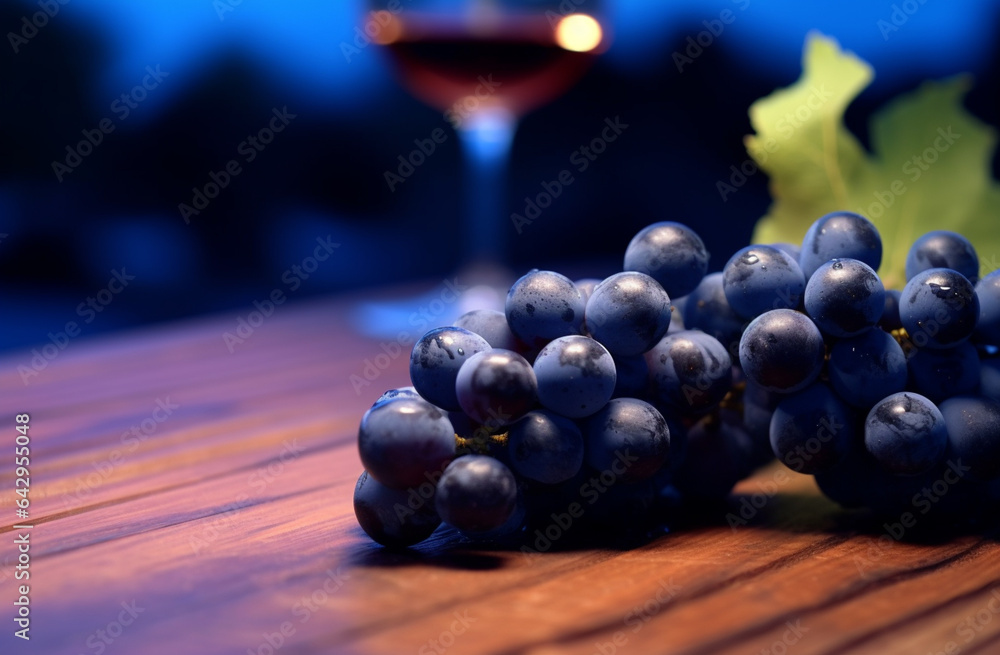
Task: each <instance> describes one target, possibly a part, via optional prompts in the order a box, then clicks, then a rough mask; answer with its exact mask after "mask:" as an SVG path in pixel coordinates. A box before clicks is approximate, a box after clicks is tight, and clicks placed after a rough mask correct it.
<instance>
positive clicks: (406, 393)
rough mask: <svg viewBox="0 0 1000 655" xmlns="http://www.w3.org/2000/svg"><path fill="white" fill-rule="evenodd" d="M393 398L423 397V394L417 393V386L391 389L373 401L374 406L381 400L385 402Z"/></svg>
mask: <svg viewBox="0 0 1000 655" xmlns="http://www.w3.org/2000/svg"><path fill="white" fill-rule="evenodd" d="M393 398H421V395H420V394H419V393H417V389H416V387H399V388H398V389H389V390H387V391H385V392H384V393H383V394H382V395H381V396H379V397H378V399H377V400H376V401H375V402H373V403H372V407H374V406H375V405H378V404H379V403H381V402H385V401H386V400H392V399H393Z"/></svg>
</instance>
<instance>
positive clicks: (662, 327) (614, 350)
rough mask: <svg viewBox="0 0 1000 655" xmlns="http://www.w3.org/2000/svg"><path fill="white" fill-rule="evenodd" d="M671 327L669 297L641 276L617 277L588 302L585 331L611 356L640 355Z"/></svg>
mask: <svg viewBox="0 0 1000 655" xmlns="http://www.w3.org/2000/svg"><path fill="white" fill-rule="evenodd" d="M669 327H670V297H669V296H668V295H667V292H666V291H664V290H663V287H661V286H660V284H659V283H658V282H657V281H656V280H654V279H653V278H651V277H649V276H648V275H646V274H644V273H636V272H629V271H626V272H624V273H616V274H615V275H612V276H611V277H609V278H607V279H605V280H604V281H603V282H601V283H600V284H598V285H597V287H596V288H595V289H594V292H593V294H591V296H590V300H588V301H587V329H588V330H589V331H590V334H591V335H592V336H593V337H594V338H595V339H597V340H598V341H600V342H601V343H602V344H604V347H605V348H607V349H608V351H609V352H610V353H611V354H612V355H625V356H628V355H639V354H641V353H644V352H646V351H647V350H649V349H650V348H652V347H653V346H655V345H656V342H657V341H659V340H660V338H661V337H663V335H664V334H666V333H667V328H669Z"/></svg>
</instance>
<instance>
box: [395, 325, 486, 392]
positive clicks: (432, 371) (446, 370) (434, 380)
mask: <svg viewBox="0 0 1000 655" xmlns="http://www.w3.org/2000/svg"><path fill="white" fill-rule="evenodd" d="M489 349H490V344H489V343H487V341H486V339H484V338H482V337H481V336H479V335H478V334H473V333H472V332H469V331H468V330H466V329H463V328H460V327H440V328H434V329H433V330H431V331H429V332H427V334H425V335H424V336H422V337H421V338H420V340H419V341H417V343H415V344H414V345H413V352H411V353H410V381H411V382H413V386H414V387H415V388H416V390H417V392H418V393H419V394H420V395H421V396H422V397H423V398H424V399H426V400H428V401H430V402H431V403H434V404H435V405H437V406H438V407H441V408H443V409H447V410H448V411H454V410H456V409H458V398H457V397H456V395H455V379H456V378H457V377H458V370H459V369H460V368H461V367H462V364H464V363H465V362H466V361H467V360H468V359H469V358H470V357H472V356H473V355H475V354H476V353H479V352H483V351H485V350H489Z"/></svg>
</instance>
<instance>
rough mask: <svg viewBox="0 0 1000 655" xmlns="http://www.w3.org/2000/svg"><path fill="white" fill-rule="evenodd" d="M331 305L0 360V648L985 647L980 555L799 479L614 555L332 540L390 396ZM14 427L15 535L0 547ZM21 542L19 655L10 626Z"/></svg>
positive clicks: (992, 620) (989, 603) (995, 580)
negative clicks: (25, 487)
mask: <svg viewBox="0 0 1000 655" xmlns="http://www.w3.org/2000/svg"><path fill="white" fill-rule="evenodd" d="M351 302H352V301H351V300H350V299H343V298H342V299H333V300H327V301H322V302H311V303H305V304H299V305H285V306H281V307H279V308H278V309H277V311H275V313H274V315H272V316H270V317H268V318H267V319H266V320H265V321H264V322H263V324H259V326H258V327H256V328H255V329H254V330H253V333H252V334H249V335H248V333H247V332H246V331H245V330H244V331H243V333H242V334H243V335H244V336H247V338H246V339H245V340H244V341H243V342H242V343H235V342H231V345H232V352H230V348H229V347H227V344H226V341H225V340H224V336H223V335H224V333H225V332H230V333H232V334H236V332H235V330H236V325H237V316H235V315H224V316H219V317H212V318H207V319H201V320H195V321H189V322H185V323H179V324H173V325H167V326H163V327H156V328H153V329H147V330H142V331H138V332H133V333H126V334H116V335H112V336H104V337H100V338H95V339H90V340H87V339H83V338H80V339H79V341H78V342H77V341H71V342H70V343H69V344H68V345H67V347H66V348H65V350H63V351H61V352H60V353H59V354H58V356H57V357H56V358H55V359H54V360H52V361H51V363H49V364H48V366H47V367H46V368H45V369H44V370H42V371H41V372H39V374H38V375H37V376H35V377H33V378H31V380H30V381H29V383H28V384H27V385H25V384H24V383H23V382H22V379H21V376H20V375H19V374H18V373H17V367H18V366H21V365H28V366H30V360H31V354H30V353H16V354H14V355H9V356H7V357H5V358H4V359H3V361H2V365H0V398H2V401H0V402H2V411H0V421H2V425H3V434H5V435H7V436H5V437H4V439H5V440H6V444H7V445H4V446H3V452H5V453H8V455H6V456H5V457H4V458H3V462H4V464H3V466H2V468H0V486H2V489H3V493H2V494H0V512H2V515H3V520H2V522H0V523H2V524H3V528H2V529H0V532H3V535H2V536H0V558H4V562H3V563H4V564H5V566H3V568H2V571H0V578H2V582H0V588H2V601H3V602H2V603H0V607H2V608H3V609H0V625H2V626H3V631H2V637H0V643H2V644H3V646H2V648H0V652H3V653H5V654H6V653H19V652H31V653H45V654H49V653H67V654H71V655H76V654H78V653H94V654H97V655H100V654H102V653H108V654H111V655H114V654H116V653H120V654H122V655H145V654H148V655H160V654H162V655H176V654H183V655H197V654H201V653H211V654H213V655H214V654H220V653H232V654H234V655H237V654H239V655H244V654H247V653H254V654H260V655H269V654H271V653H282V654H285V653H287V654H289V655H291V654H306V653H309V654H314V653H315V654H319V653H387V654H394V655H395V654H399V653H417V654H418V655H427V654H429V653H435V654H441V653H444V652H449V653H454V654H460V653H533V654H537V655H542V654H550V653H582V654H587V655H589V654H591V653H600V654H602V655H611V654H613V653H637V654H639V653H691V654H694V653H699V654H709V653H712V654H715V653H748V654H752V653H776V654H781V653H785V652H788V653H796V654H803V655H804V654H807V653H817V654H818V653H841V652H856V653H918V654H920V655H923V654H925V653H939V652H944V653H955V652H962V653H967V654H970V655H971V654H972V653H998V652H1000V547H998V546H997V544H996V542H995V540H994V539H993V538H991V537H988V536H987V537H984V536H982V535H971V536H960V537H954V538H951V539H948V540H945V541H944V542H943V543H938V544H933V545H921V544H914V543H906V542H904V541H896V540H894V539H892V538H890V537H888V536H885V535H881V534H880V533H879V531H877V530H874V531H872V530H869V531H858V530H857V529H855V528H854V527H852V525H853V524H852V522H851V521H850V520H849V519H847V518H845V516H846V515H845V513H844V512H842V511H840V510H838V509H837V507H836V506H835V505H833V504H832V503H830V502H829V501H826V500H825V499H823V498H822V497H821V496H820V495H819V494H818V492H817V490H816V488H815V486H814V485H813V484H812V482H811V478H807V477H803V476H794V475H790V476H789V478H788V480H787V481H785V482H784V483H782V484H779V485H777V486H778V488H777V491H778V493H777V494H776V495H773V497H766V498H765V499H763V500H766V502H762V499H761V497H758V498H757V501H758V503H759V504H760V503H762V504H763V508H762V509H760V510H759V511H757V512H756V514H755V515H754V516H753V517H752V519H751V520H750V521H749V523H748V525H746V526H738V527H735V528H731V527H730V526H729V525H727V524H726V522H725V520H724V518H723V516H722V515H721V514H720V515H719V516H717V517H707V518H708V520H707V525H705V526H702V527H695V528H691V529H688V530H683V531H676V532H673V533H670V534H667V535H665V536H663V537H661V538H659V539H656V540H655V541H653V542H651V543H648V544H646V545H643V546H640V547H636V548H633V549H630V550H615V549H584V550H571V551H568V552H553V553H547V554H545V555H542V556H537V557H526V556H525V555H523V554H522V553H519V552H516V551H514V552H511V551H477V550H474V549H470V548H467V547H459V548H456V547H455V546H454V542H453V541H449V540H447V539H442V538H437V537H435V538H434V539H432V540H431V541H430V542H428V543H426V544H425V545H423V546H421V547H420V548H419V549H418V550H417V551H415V552H414V553H412V554H391V553H387V552H385V551H383V550H382V549H381V548H380V547H378V546H376V545H375V544H373V543H372V542H371V541H370V540H369V539H368V538H367V537H366V536H365V535H364V533H363V532H362V531H361V530H360V528H359V527H358V526H357V524H356V522H355V519H354V514H353V510H352V505H351V495H352V491H353V488H354V483H355V481H356V479H357V476H358V474H359V472H360V470H361V466H360V463H359V460H358V455H357V450H356V446H355V439H356V434H357V433H356V430H357V423H358V420H359V418H360V416H361V414H362V412H363V411H364V410H365V409H366V408H367V406H368V405H369V404H370V403H371V402H372V400H373V399H374V398H375V397H376V396H377V395H378V394H379V393H380V392H381V391H382V390H384V389H386V388H390V387H394V386H399V385H404V384H407V373H406V359H407V357H406V355H407V354H408V352H404V354H403V355H401V356H399V357H396V358H395V359H392V358H389V357H385V358H380V359H379V361H378V362H377V364H379V365H386V364H387V360H391V361H388V365H387V367H386V368H384V370H382V369H379V368H374V369H370V370H368V371H367V373H368V375H369V377H372V376H373V375H374V374H375V373H377V378H376V379H375V380H373V381H372V384H371V385H370V386H365V387H363V388H361V389H360V393H356V390H355V386H354V385H352V378H351V376H352V375H356V376H360V379H364V375H365V367H366V364H367V362H368V361H371V362H372V363H373V364H375V363H376V361H375V358H376V356H377V355H379V354H380V353H382V352H383V349H382V347H381V345H380V342H379V341H378V340H372V339H368V338H364V337H362V336H359V335H358V334H357V333H356V332H355V331H354V330H353V329H352V327H351V323H350V321H349V310H350V308H351ZM248 309H249V308H248ZM244 317H246V313H244ZM390 350H391V349H390ZM50 354H51V353H50ZM356 381H357V378H356V379H355V382H356ZM22 412H27V413H29V414H30V428H29V434H30V437H31V450H32V453H31V454H32V457H31V476H32V477H31V480H32V486H31V491H30V496H29V497H30V500H31V505H30V517H29V519H27V520H22V521H20V523H26V522H27V523H30V524H31V525H33V526H34V527H33V528H32V529H30V530H13V529H12V527H11V526H12V525H13V524H14V523H15V522H17V521H18V520H17V518H16V516H15V504H14V501H15V499H16V498H17V496H15V495H14V492H13V487H14V482H13V480H14V466H13V462H12V459H11V457H10V453H11V449H12V442H13V441H14V436H15V434H16V433H15V431H14V427H15V418H14V415H15V414H17V413H22ZM133 426H134V427H133ZM776 472H777V469H773V468H771V469H764V470H763V471H760V472H758V473H757V475H755V476H754V477H753V478H752V479H750V480H748V481H745V482H744V483H741V484H740V486H739V487H738V488H737V493H738V494H742V496H741V495H737V496H734V499H733V502H732V508H738V507H739V503H740V501H741V499H742V498H747V499H750V498H752V494H754V493H758V492H761V493H765V494H766V493H767V492H772V493H773V491H774V490H775V488H774V486H773V485H771V483H773V482H774V480H775V475H776V474H777V473H776ZM25 532H27V533H29V540H30V545H31V549H30V557H31V561H30V569H29V571H30V574H31V578H30V581H28V582H29V583H30V592H29V597H30V612H31V614H30V618H31V628H30V633H29V634H30V636H31V640H30V642H25V641H23V640H21V639H16V638H14V637H13V632H14V630H15V629H16V626H15V625H14V623H13V621H12V618H13V616H14V611H15V608H14V605H13V604H12V603H13V602H14V601H15V600H16V599H17V598H18V594H17V591H18V589H16V587H15V582H16V584H17V585H20V584H23V583H24V581H15V579H14V574H15V572H16V569H15V568H14V564H15V563H16V561H17V557H16V551H15V550H14V546H13V543H12V542H13V541H14V539H15V538H16V537H17V535H18V534H23V533H25Z"/></svg>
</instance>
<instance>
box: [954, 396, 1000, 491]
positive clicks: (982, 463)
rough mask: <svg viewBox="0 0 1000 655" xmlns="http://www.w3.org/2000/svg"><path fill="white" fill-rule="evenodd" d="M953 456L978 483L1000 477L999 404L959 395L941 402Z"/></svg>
mask: <svg viewBox="0 0 1000 655" xmlns="http://www.w3.org/2000/svg"><path fill="white" fill-rule="evenodd" d="M940 409H941V414H942V415H943V416H944V422H945V425H946V426H947V427H948V444H949V447H950V449H951V456H953V457H956V458H958V459H959V461H960V462H961V463H962V464H963V465H965V466H968V467H970V468H971V469H972V470H971V471H970V473H971V474H972V476H973V477H975V478H976V479H979V480H995V479H997V478H1000V402H998V401H996V400H993V399H991V398H983V397H972V396H964V397H963V396H959V397H956V398H949V399H948V400H946V401H944V402H943V403H941V408H940Z"/></svg>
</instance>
